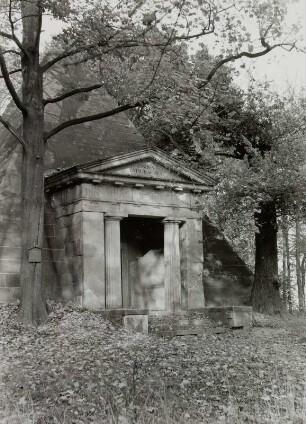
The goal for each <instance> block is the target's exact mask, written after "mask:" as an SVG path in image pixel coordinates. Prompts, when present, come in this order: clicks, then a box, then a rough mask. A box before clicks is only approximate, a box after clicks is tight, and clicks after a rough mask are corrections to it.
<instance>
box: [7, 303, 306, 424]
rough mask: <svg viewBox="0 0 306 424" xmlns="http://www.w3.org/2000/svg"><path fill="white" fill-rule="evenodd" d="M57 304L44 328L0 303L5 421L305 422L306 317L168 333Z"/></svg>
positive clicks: (12, 423) (71, 423) (258, 318)
mask: <svg viewBox="0 0 306 424" xmlns="http://www.w3.org/2000/svg"><path fill="white" fill-rule="evenodd" d="M53 308H54V311H53V312H52V313H51V316H50V318H51V319H50V321H49V322H48V323H47V324H45V325H43V326H41V327H39V328H33V327H25V326H22V325H20V324H18V323H17V321H16V319H15V316H16V306H15V307H14V306H2V307H1V308H0V422H1V423H3V424H17V423H18V424H30V423H31V424H44V423H46V424H64V423H65V424H83V423H97V424H98V423H99V424H100V423H101V424H136V423H137V424H149V423H150V424H151V423H152V424H174V423H175V424H182V423H184V424H185V423H186V424H196V423H212V424H215V423H216V424H218V423H229V424H231V423H233V424H236V423H237V424H239V423H269V424H271V423H277V424H278V423H293V424H298V423H300V424H302V423H306V394H305V393H306V391H305V387H306V386H305V385H306V332H305V318H302V317H297V316H290V317H286V319H281V318H277V319H276V318H274V319H272V318H271V319H270V318H265V317H264V316H260V315H257V314H256V315H255V326H254V327H253V328H251V329H250V330H236V331H228V332H226V333H224V334H220V335H209V336H185V337H175V338H161V337H158V336H156V335H145V334H135V333H131V332H128V331H126V330H124V329H123V328H118V327H116V326H114V325H113V324H111V323H110V322H108V321H107V320H104V319H103V318H101V317H100V316H99V315H97V314H94V313H90V312H88V311H82V310H77V309H75V308H73V307H71V306H69V305H68V306H66V307H62V306H59V305H57V306H56V305H55V306H53Z"/></svg>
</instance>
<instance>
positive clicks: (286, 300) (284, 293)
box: [282, 225, 288, 311]
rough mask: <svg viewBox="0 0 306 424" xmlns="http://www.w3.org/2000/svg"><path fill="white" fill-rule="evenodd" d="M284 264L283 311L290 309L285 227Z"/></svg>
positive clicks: (283, 234) (283, 233)
mask: <svg viewBox="0 0 306 424" xmlns="http://www.w3.org/2000/svg"><path fill="white" fill-rule="evenodd" d="M282 236H283V243H282V262H283V276H282V277H283V278H282V301H283V309H284V311H286V310H287V307H288V296H287V294H288V293H287V256H286V235H285V230H284V226H283V225H282Z"/></svg>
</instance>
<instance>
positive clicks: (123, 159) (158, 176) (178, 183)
mask: <svg viewBox="0 0 306 424" xmlns="http://www.w3.org/2000/svg"><path fill="white" fill-rule="evenodd" d="M73 180H74V181H76V180H77V181H80V180H83V181H85V180H86V181H94V182H95V183H98V182H99V181H108V182H110V183H111V182H112V183H113V184H115V185H125V184H132V185H135V184H136V185H137V184H141V185H147V184H149V185H152V183H153V185H154V184H155V185H156V187H164V186H165V187H168V188H169V187H170V188H171V187H172V186H173V187H174V189H177V190H181V189H182V190H183V189H190V190H193V189H196V190H198V189H199V190H200V191H210V190H211V189H212V187H214V185H215V182H214V180H213V179H212V178H211V177H210V176H209V175H207V174H204V173H199V172H197V171H194V170H191V169H190V168H188V167H186V166H183V165H182V164H181V163H180V162H178V161H177V160H175V159H173V158H172V157H170V156H168V155H167V154H165V153H164V152H163V151H161V150H158V149H154V150H153V149H143V150H139V151H135V152H132V153H128V154H124V155H120V156H116V157H112V158H109V159H102V160H97V161H95V162H89V163H86V164H81V165H77V166H73V167H72V168H67V169H65V170H63V171H60V172H57V173H54V174H52V175H51V176H49V177H48V178H47V180H46V185H47V186H48V187H49V186H50V187H52V186H54V187H55V186H56V185H61V184H64V183H67V182H70V183H71V181H73ZM175 187H176V188H175Z"/></svg>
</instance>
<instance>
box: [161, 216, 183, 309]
mask: <svg viewBox="0 0 306 424" xmlns="http://www.w3.org/2000/svg"><path fill="white" fill-rule="evenodd" d="M163 224H164V261H165V280H164V281H165V283H164V284H165V309H166V310H167V311H175V310H179V309H181V267H180V236H179V234H180V232H179V224H180V221H179V220H177V219H174V218H166V219H164V220H163Z"/></svg>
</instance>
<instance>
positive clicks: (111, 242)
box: [105, 216, 122, 309]
mask: <svg viewBox="0 0 306 424" xmlns="http://www.w3.org/2000/svg"><path fill="white" fill-rule="evenodd" d="M121 219H122V218H121V217H120V216H105V279H106V309H118V308H122V287H121V250H120V221H121Z"/></svg>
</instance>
